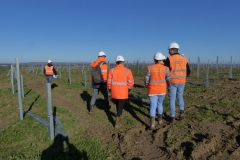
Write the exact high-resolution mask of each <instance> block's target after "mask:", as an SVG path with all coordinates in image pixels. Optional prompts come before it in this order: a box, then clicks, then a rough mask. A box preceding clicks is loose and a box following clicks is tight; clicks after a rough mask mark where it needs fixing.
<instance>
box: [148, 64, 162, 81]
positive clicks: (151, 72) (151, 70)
mask: <svg viewBox="0 0 240 160" xmlns="http://www.w3.org/2000/svg"><path fill="white" fill-rule="evenodd" d="M151 73H152V65H150V75H151V76H152V74H151ZM165 75H166V67H164V76H165ZM165 82H166V80H165V79H164V80H153V79H152V77H150V81H149V83H165Z"/></svg>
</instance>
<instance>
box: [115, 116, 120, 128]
mask: <svg viewBox="0 0 240 160" xmlns="http://www.w3.org/2000/svg"><path fill="white" fill-rule="evenodd" d="M120 120H121V117H117V118H116V121H115V126H114V128H118V126H119V123H120Z"/></svg>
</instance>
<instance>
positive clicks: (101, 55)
mask: <svg viewBox="0 0 240 160" xmlns="http://www.w3.org/2000/svg"><path fill="white" fill-rule="evenodd" d="M98 57H104V58H105V57H106V54H105V52H103V51H100V52H99V53H98Z"/></svg>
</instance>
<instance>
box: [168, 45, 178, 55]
mask: <svg viewBox="0 0 240 160" xmlns="http://www.w3.org/2000/svg"><path fill="white" fill-rule="evenodd" d="M178 49H179V45H178V44H177V43H176V42H172V43H170V45H169V46H168V53H169V54H170V55H173V54H175V53H178Z"/></svg>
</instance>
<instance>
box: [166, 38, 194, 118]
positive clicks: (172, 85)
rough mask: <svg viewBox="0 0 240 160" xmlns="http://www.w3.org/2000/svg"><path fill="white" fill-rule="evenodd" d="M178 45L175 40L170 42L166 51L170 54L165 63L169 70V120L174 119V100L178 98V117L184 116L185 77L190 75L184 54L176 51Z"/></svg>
mask: <svg viewBox="0 0 240 160" xmlns="http://www.w3.org/2000/svg"><path fill="white" fill-rule="evenodd" d="M178 50H179V45H178V44H177V43H176V42H172V43H170V45H169V47H168V52H169V54H170V56H168V57H167V59H166V62H165V65H166V66H167V67H169V70H170V72H171V81H170V82H169V86H168V95H169V105H170V117H171V122H174V121H175V109H176V108H175V101H176V98H177V99H178V105H179V109H180V115H179V119H182V118H184V99H183V93H184V87H185V83H186V78H187V77H188V76H189V75H190V68H189V64H188V60H187V58H186V57H185V56H184V55H181V54H179V53H178Z"/></svg>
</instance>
